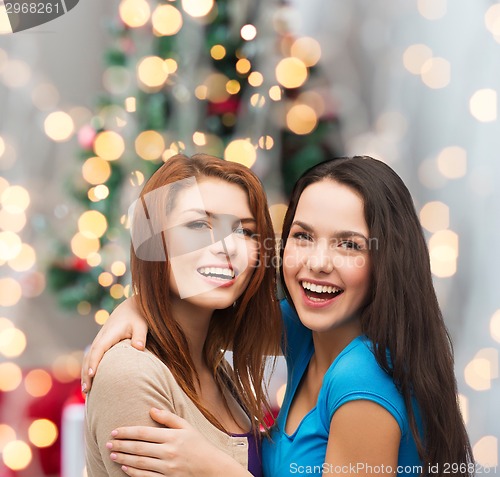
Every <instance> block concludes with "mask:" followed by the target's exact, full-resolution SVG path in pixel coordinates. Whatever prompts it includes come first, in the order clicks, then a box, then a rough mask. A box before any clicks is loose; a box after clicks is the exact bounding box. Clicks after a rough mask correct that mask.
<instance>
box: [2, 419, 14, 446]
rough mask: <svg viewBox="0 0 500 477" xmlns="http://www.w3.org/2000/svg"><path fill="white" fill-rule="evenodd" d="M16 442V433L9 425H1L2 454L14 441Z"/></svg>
mask: <svg viewBox="0 0 500 477" xmlns="http://www.w3.org/2000/svg"><path fill="white" fill-rule="evenodd" d="M15 440H16V431H15V430H14V429H12V427H10V426H9V425H8V424H0V452H3V449H4V447H5V446H6V445H7V444H8V443H9V442H12V441H15Z"/></svg>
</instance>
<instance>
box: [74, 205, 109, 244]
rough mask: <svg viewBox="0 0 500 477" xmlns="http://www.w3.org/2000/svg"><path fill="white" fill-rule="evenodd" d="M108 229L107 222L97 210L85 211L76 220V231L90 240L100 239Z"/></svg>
mask: <svg viewBox="0 0 500 477" xmlns="http://www.w3.org/2000/svg"><path fill="white" fill-rule="evenodd" d="M107 228H108V221H107V219H106V217H105V216H104V214H102V213H101V212H99V211H98V210H87V211H86V212H84V213H83V214H82V215H81V216H80V218H79V219H78V230H79V231H80V233H81V234H82V235H83V236H85V237H87V238H90V239H94V238H100V237H102V236H103V235H104V233H105V232H106V230H107Z"/></svg>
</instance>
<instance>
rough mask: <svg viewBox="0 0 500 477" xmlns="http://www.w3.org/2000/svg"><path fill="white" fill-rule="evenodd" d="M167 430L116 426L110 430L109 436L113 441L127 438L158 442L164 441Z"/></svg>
mask: <svg viewBox="0 0 500 477" xmlns="http://www.w3.org/2000/svg"><path fill="white" fill-rule="evenodd" d="M169 430H170V429H161V428H158V427H148V426H127V427H118V428H117V429H115V430H114V431H112V432H111V438H112V439H113V442H114V440H115V439H127V440H136V441H145V442H151V443H157V444H160V443H163V442H165V441H166V439H167V437H168V434H167V433H168V432H169Z"/></svg>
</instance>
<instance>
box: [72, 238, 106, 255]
mask: <svg viewBox="0 0 500 477" xmlns="http://www.w3.org/2000/svg"><path fill="white" fill-rule="evenodd" d="M100 247H101V244H100V243H99V239H98V238H95V237H92V238H91V237H87V236H85V235H83V234H82V233H77V234H75V235H74V236H73V238H72V239H71V251H72V252H73V253H74V254H75V255H76V256H77V257H79V258H83V259H86V258H88V257H89V256H90V255H92V254H94V253H96V252H98V251H99V248H100Z"/></svg>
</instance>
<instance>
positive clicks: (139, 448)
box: [106, 439, 162, 459]
mask: <svg viewBox="0 0 500 477" xmlns="http://www.w3.org/2000/svg"><path fill="white" fill-rule="evenodd" d="M106 448H107V449H109V451H110V452H111V453H114V454H118V453H121V454H133V455H135V456H142V457H152V458H157V459H158V458H160V457H161V455H162V449H161V444H157V443H152V442H142V441H129V440H120V439H115V440H112V441H109V442H108V443H106Z"/></svg>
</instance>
